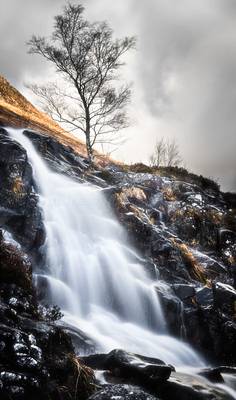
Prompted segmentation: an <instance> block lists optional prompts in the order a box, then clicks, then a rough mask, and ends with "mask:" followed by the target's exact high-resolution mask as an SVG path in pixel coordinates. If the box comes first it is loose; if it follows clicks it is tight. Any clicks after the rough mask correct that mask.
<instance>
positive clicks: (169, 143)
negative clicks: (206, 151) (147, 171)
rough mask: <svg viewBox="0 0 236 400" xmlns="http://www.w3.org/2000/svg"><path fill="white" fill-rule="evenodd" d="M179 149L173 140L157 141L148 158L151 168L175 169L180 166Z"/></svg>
mask: <svg viewBox="0 0 236 400" xmlns="http://www.w3.org/2000/svg"><path fill="white" fill-rule="evenodd" d="M182 161H183V160H182V158H181V156H180V152H179V147H178V145H177V143H176V141H175V140H174V139H172V140H170V139H164V138H163V137H162V138H161V139H158V140H157V141H156V144H155V147H154V150H153V153H152V154H151V156H150V165H151V166H153V167H177V166H180V165H181V164H182Z"/></svg>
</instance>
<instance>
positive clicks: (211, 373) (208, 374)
mask: <svg viewBox="0 0 236 400" xmlns="http://www.w3.org/2000/svg"><path fill="white" fill-rule="evenodd" d="M198 375H201V376H204V377H205V378H207V379H208V380H209V381H211V382H213V383H224V379H223V377H222V375H221V373H220V369H219V368H205V369H203V370H201V371H200V372H199V373H198Z"/></svg>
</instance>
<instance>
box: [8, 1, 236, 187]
mask: <svg viewBox="0 0 236 400" xmlns="http://www.w3.org/2000/svg"><path fill="white" fill-rule="evenodd" d="M74 2H75V3H77V0H74ZM64 3H65V1H64V0H1V2H0V15H1V22H0V37H1V42H0V73H1V74H2V75H4V76H5V77H6V78H7V79H8V80H9V81H10V82H11V83H12V84H13V85H15V86H16V87H17V88H18V89H19V90H21V91H22V92H23V93H24V94H27V92H26V89H24V82H25V81H32V80H36V81H40V80H42V79H45V78H46V77H47V76H48V75H49V70H48V65H47V63H46V62H45V61H43V60H42V59H41V58H40V57H39V56H36V55H34V56H33V55H29V54H27V49H26V46H25V42H26V41H27V40H29V38H30V37H31V35H32V34H39V35H49V34H50V31H51V29H52V25H53V16H54V15H55V14H57V13H58V12H60V11H61V7H62V6H63V5H64ZM78 3H82V4H83V5H84V6H85V8H86V17H87V18H88V19H89V20H90V21H93V20H107V21H108V23H109V24H110V25H111V27H112V28H113V29H114V31H115V35H116V36H124V35H136V36H137V39H138V45H137V50H136V51H135V52H133V54H132V55H130V56H129V57H128V58H127V66H126V67H125V69H124V78H125V79H127V80H130V79H131V80H132V81H133V84H134V85H133V91H134V93H133V102H132V105H131V110H130V113H131V118H132V121H133V126H132V127H131V128H129V130H128V132H127V136H128V140H127V142H126V143H125V144H124V145H123V146H122V147H121V148H120V149H119V150H118V152H117V153H116V157H117V158H119V159H121V160H124V161H132V162H134V161H143V162H147V161H148V158H149V155H150V153H151V152H152V148H153V145H154V143H155V140H156V139H157V138H160V137H162V136H167V137H170V138H175V139H176V141H177V142H178V144H179V147H180V150H181V154H182V157H183V159H184V161H185V165H186V166H187V168H189V169H190V170H192V171H194V172H196V173H202V174H204V175H206V176H210V177H214V178H215V179H219V182H220V183H221V185H222V188H223V189H224V190H236V157H235V153H236V82H235V81H236V79H235V78H236V1H235V0H178V1H176V0H146V1H143V0H119V1H117V2H116V3H115V2H113V1H112V0H83V1H79V2H78Z"/></svg>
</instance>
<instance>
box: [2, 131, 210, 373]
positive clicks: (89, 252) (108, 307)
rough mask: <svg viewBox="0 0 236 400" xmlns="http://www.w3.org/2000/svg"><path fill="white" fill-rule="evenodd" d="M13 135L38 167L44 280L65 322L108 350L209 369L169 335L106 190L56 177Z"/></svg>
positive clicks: (26, 142) (28, 145) (149, 283)
mask: <svg viewBox="0 0 236 400" xmlns="http://www.w3.org/2000/svg"><path fill="white" fill-rule="evenodd" d="M8 131H9V133H10V135H11V136H12V137H13V138H14V139H15V140H17V141H18V142H19V143H20V144H21V145H22V146H23V147H24V148H25V149H26V150H27V153H28V156H29V159H30V161H31V163H32V166H33V170H34V175H35V180H36V182H37V185H38V188H39V193H40V206H41V208H42V212H43V218H44V224H45V228H46V235H47V239H46V254H47V263H48V265H49V268H50V273H49V274H48V275H47V276H46V279H47V281H48V283H49V286H50V295H51V298H52V302H53V303H54V304H57V305H59V306H60V307H61V309H62V312H63V314H64V321H65V322H66V323H67V324H69V325H72V326H74V327H75V328H76V327H77V328H79V329H80V330H82V331H83V332H85V333H86V334H87V335H89V336H90V337H91V338H93V339H94V341H95V342H96V343H97V344H98V347H99V350H102V351H109V350H112V349H114V348H123V349H125V350H128V351H132V352H136V353H140V354H144V355H149V356H152V357H157V358H160V359H162V360H164V361H165V362H167V363H171V364H173V365H175V366H181V365H191V366H201V365H203V361H202V360H201V358H200V357H199V356H198V355H197V354H196V353H195V352H194V351H193V350H192V349H191V347H190V346H188V345H187V344H185V343H183V342H181V341H179V340H177V339H174V338H172V337H170V336H169V335H168V333H167V331H166V327H165V319H164V316H163V313H162V310H161V307H160V304H159V300H158V297H157V294H156V291H155V288H154V285H153V282H152V281H151V280H150V279H149V277H148V275H147V274H146V272H145V270H144V268H143V266H142V263H141V261H142V260H140V259H139V257H138V255H137V254H136V253H135V252H134V251H133V250H132V249H131V248H129V247H127V244H126V243H127V241H126V235H125V232H124V230H123V229H122V227H121V226H120V224H119V223H118V222H117V221H116V219H115V217H114V216H113V214H112V211H111V209H110V207H109V204H108V203H107V201H106V199H105V197H104V194H103V193H102V190H101V189H100V188H97V187H94V186H91V185H88V184H80V183H77V182H75V181H73V180H71V179H69V178H67V177H65V176H63V175H61V174H57V173H54V172H52V171H51V170H50V169H49V168H48V166H47V165H46V164H45V162H44V161H43V160H42V158H41V157H40V156H39V155H38V154H37V152H36V150H35V148H34V146H33V145H32V143H31V142H30V140H29V139H28V138H26V137H25V136H24V135H23V134H22V131H20V130H14V129H9V130H8Z"/></svg>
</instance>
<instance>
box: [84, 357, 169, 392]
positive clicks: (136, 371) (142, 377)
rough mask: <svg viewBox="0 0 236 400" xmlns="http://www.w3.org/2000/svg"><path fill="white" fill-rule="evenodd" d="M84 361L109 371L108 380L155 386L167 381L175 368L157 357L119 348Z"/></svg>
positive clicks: (90, 365) (92, 366)
mask: <svg viewBox="0 0 236 400" xmlns="http://www.w3.org/2000/svg"><path fill="white" fill-rule="evenodd" d="M83 362H84V363H85V364H86V365H87V366H89V367H91V368H93V369H97V370H106V371H109V372H108V373H107V375H106V378H107V380H108V381H111V382H114V380H115V382H116V383H120V382H122V383H125V382H128V383H134V384H138V385H141V386H144V387H155V386H156V385H157V384H159V383H160V382H161V383H162V382H165V381H166V380H167V379H168V378H169V376H170V374H171V371H172V370H173V367H171V366H170V365H166V364H165V363H164V362H163V361H161V360H158V359H156V358H150V357H145V356H141V355H139V354H133V353H128V352H126V351H124V350H119V349H116V350H112V351H111V352H110V353H108V354H95V355H91V356H88V357H84V358H83Z"/></svg>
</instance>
